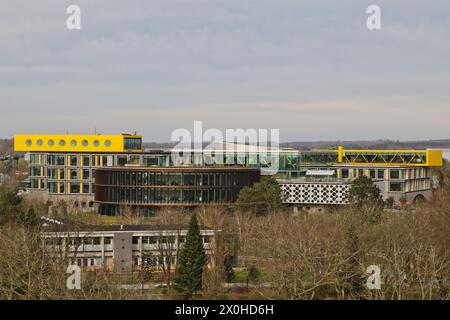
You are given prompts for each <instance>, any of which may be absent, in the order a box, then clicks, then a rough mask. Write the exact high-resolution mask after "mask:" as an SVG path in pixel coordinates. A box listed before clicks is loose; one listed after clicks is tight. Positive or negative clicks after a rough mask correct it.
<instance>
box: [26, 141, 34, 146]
mask: <svg viewBox="0 0 450 320" xmlns="http://www.w3.org/2000/svg"><path fill="white" fill-rule="evenodd" d="M25 144H26V145H27V146H31V145H32V144H33V142H31V140H30V139H27V140H26V141H25Z"/></svg>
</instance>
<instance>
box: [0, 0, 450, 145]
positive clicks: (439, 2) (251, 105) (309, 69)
mask: <svg viewBox="0 0 450 320" xmlns="http://www.w3.org/2000/svg"><path fill="white" fill-rule="evenodd" d="M70 4H77V5H79V6H80V8H81V30H75V31H70V30H68V29H67V28H66V19H67V17H68V15H67V14H66V8H67V7H68V6H69V5H70ZM371 4H378V5H379V6H380V7H381V19H382V29H381V30H377V31H370V30H368V29H367V27H366V19H367V16H368V15H367V14H366V8H367V7H368V6H369V5H371ZM0 110H1V113H0V137H1V138H7V137H12V135H13V134H14V133H66V132H69V133H93V132H94V130H95V129H97V131H98V132H101V133H121V132H130V131H138V132H139V133H141V134H143V135H144V137H145V141H158V142H160V141H169V139H170V134H171V132H172V131H173V130H174V129H176V128H187V129H192V128H193V121H194V120H203V122H204V127H207V128H220V129H224V128H246V129H247V128H266V129H271V128H278V129H280V136H281V140H282V141H294V140H296V141H300V140H329V139H332V140H336V139H346V140H358V139H379V138H390V139H400V140H407V139H430V138H450V1H448V0H433V1H418V0H389V1H387V0H386V1H375V0H373V1H372V0H370V1H365V0H354V1H346V0H340V1H336V0H329V1H320V0H307V1H301V0H295V1H294V0H292V1H291V0H270V1H269V0H254V1H247V0H178V1H174V0H161V1H153V0H127V1H123V0H122V1H112V0H105V1H98V0H71V1H65V0H53V1H52V0H39V1H29V0H14V1H10V2H8V3H6V2H3V3H2V4H1V8H0Z"/></svg>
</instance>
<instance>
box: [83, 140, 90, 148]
mask: <svg viewBox="0 0 450 320" xmlns="http://www.w3.org/2000/svg"><path fill="white" fill-rule="evenodd" d="M81 144H82V145H83V147H87V146H88V145H89V142H88V141H87V140H83V141H81Z"/></svg>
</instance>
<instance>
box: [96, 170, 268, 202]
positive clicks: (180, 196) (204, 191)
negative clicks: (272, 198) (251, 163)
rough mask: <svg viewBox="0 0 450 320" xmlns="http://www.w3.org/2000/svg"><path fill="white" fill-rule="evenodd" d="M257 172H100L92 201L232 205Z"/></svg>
mask: <svg viewBox="0 0 450 320" xmlns="http://www.w3.org/2000/svg"><path fill="white" fill-rule="evenodd" d="M259 178H260V172H259V170H258V169H242V168H222V169H217V168H215V169H214V168H211V169H209V168H208V169H205V170H202V169H195V168H191V169H190V168H179V170H173V169H172V170H170V169H167V170H164V169H161V168H159V169H147V170H139V169H123V170H120V169H100V170H96V171H95V180H96V185H95V188H96V190H95V201H97V202H99V203H100V204H101V203H106V204H117V205H137V206H139V205H144V206H145V205H149V206H152V205H156V206H158V205H168V204H178V205H201V204H210V203H231V202H234V201H236V199H237V195H238V193H239V191H240V190H241V189H242V188H243V187H245V186H250V185H252V184H253V183H254V182H257V181H259Z"/></svg>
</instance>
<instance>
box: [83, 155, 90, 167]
mask: <svg viewBox="0 0 450 320" xmlns="http://www.w3.org/2000/svg"><path fill="white" fill-rule="evenodd" d="M82 159H83V167H89V166H90V165H91V161H90V157H89V156H83V157H82Z"/></svg>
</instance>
